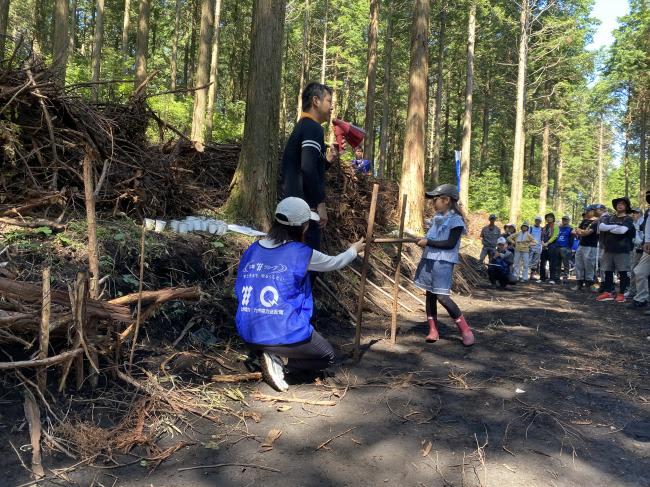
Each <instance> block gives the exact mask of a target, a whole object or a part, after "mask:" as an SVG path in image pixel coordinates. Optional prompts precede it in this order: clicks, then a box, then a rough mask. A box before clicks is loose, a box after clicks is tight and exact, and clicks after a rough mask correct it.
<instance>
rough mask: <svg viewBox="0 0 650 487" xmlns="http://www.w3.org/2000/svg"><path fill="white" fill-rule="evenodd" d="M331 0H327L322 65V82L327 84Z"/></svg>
mask: <svg viewBox="0 0 650 487" xmlns="http://www.w3.org/2000/svg"><path fill="white" fill-rule="evenodd" d="M329 13H330V10H329V0H325V23H324V24H323V56H322V58H321V65H320V82H321V84H325V71H327V21H328V20H329Z"/></svg>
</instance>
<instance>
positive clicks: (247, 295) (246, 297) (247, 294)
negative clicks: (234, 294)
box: [241, 286, 253, 306]
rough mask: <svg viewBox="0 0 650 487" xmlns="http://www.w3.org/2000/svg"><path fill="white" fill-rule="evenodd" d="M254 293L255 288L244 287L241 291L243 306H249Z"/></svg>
mask: <svg viewBox="0 0 650 487" xmlns="http://www.w3.org/2000/svg"><path fill="white" fill-rule="evenodd" d="M252 292H253V286H244V287H243V288H242V290H241V294H242V297H241V304H242V305H244V306H248V302H249V301H250V300H251V293H252Z"/></svg>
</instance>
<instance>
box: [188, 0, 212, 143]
mask: <svg viewBox="0 0 650 487" xmlns="http://www.w3.org/2000/svg"><path fill="white" fill-rule="evenodd" d="M213 27H214V3H213V1H212V0H201V29H200V33H199V61H198V63H197V66H196V80H195V83H196V86H200V87H202V88H200V89H198V90H196V91H195V92H194V114H193V116H192V134H191V139H192V140H193V141H195V142H200V143H203V142H204V141H205V110H206V108H207V102H208V88H207V87H205V85H207V84H208V81H209V80H210V46H211V44H212V30H213Z"/></svg>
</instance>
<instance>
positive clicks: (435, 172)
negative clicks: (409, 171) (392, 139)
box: [431, 2, 449, 186]
mask: <svg viewBox="0 0 650 487" xmlns="http://www.w3.org/2000/svg"><path fill="white" fill-rule="evenodd" d="M446 24H447V2H444V3H443V5H442V9H441V10H440V33H439V35H438V66H437V68H436V109H435V112H434V114H433V150H432V151H431V181H432V182H433V185H434V186H437V184H438V179H439V174H440V112H441V110H442V82H443V61H444V57H445V27H446ZM446 113H447V120H448V117H449V103H447V112H446ZM446 138H447V135H446V134H445V140H446ZM445 145H446V142H445ZM445 150H446V149H445Z"/></svg>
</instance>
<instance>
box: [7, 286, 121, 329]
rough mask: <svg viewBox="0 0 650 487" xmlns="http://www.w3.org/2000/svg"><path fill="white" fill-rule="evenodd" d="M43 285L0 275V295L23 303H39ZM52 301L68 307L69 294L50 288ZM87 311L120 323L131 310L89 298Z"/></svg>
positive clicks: (90, 314) (95, 315)
mask: <svg viewBox="0 0 650 487" xmlns="http://www.w3.org/2000/svg"><path fill="white" fill-rule="evenodd" d="M42 292H43V287H42V284H41V283H37V282H21V281H14V280H11V279H6V278H4V277H0V296H5V297H9V298H14V299H18V300H20V301H21V302H23V303H37V304H41V301H42V298H43V296H42ZM50 295H51V298H52V303H54V304H59V305H62V306H65V307H67V308H70V295H69V294H68V293H67V292H65V291H57V290H52V291H51V293H50ZM86 304H87V310H86V311H87V313H88V316H89V317H92V318H98V319H102V320H114V321H119V322H120V323H128V322H130V321H131V319H132V316H131V310H130V309H129V308H128V306H121V305H117V304H113V303H109V302H106V301H99V300H96V299H89V300H88V302H87V303H86Z"/></svg>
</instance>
